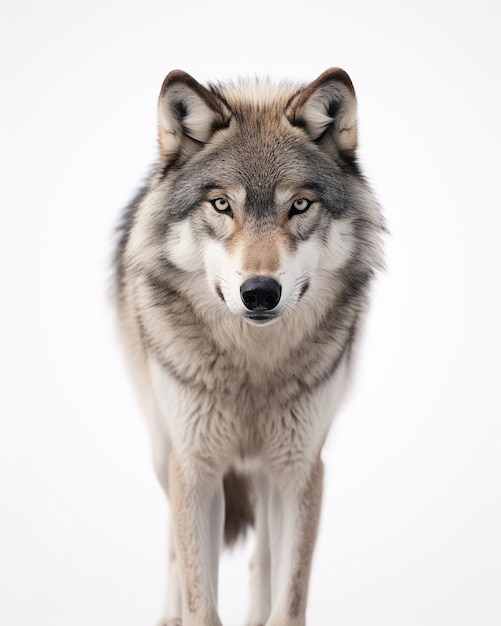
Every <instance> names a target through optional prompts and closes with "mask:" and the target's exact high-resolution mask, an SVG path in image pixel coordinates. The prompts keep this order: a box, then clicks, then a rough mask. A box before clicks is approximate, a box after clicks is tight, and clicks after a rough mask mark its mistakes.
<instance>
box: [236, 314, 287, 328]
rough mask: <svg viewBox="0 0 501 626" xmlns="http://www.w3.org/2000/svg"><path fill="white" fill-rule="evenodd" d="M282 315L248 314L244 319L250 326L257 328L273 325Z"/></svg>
mask: <svg viewBox="0 0 501 626" xmlns="http://www.w3.org/2000/svg"><path fill="white" fill-rule="evenodd" d="M279 317H280V315H277V314H276V313H274V314H264V313H256V314H254V315H251V314H249V313H247V314H246V315H244V319H245V320H246V321H247V322H249V323H250V324H254V325H255V326H265V325H266V324H271V323H272V322H275V321H276V320H278V319H279Z"/></svg>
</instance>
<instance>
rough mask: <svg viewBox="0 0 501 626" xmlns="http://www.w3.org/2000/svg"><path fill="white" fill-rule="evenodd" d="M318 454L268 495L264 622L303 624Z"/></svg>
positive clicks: (317, 497)
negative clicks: (268, 581) (268, 602)
mask: <svg viewBox="0 0 501 626" xmlns="http://www.w3.org/2000/svg"><path fill="white" fill-rule="evenodd" d="M322 485H323V464H322V461H321V460H320V458H319V459H318V460H317V461H316V462H315V463H314V464H313V465H312V466H310V467H309V468H308V470H307V471H305V472H302V475H296V476H295V480H294V482H293V483H292V481H291V482H290V483H289V485H288V486H287V487H285V488H284V486H283V485H281V484H274V485H273V486H272V489H271V497H270V511H269V514H270V517H269V525H270V545H271V568H272V594H271V595H272V607H271V615H270V617H269V620H268V621H267V622H266V626H304V624H305V614H306V600H307V595H308V584H309V578H310V569H311V561H312V557H313V549H314V547H315V540H316V537H317V530H318V522H319V518H320V508H321V502H322Z"/></svg>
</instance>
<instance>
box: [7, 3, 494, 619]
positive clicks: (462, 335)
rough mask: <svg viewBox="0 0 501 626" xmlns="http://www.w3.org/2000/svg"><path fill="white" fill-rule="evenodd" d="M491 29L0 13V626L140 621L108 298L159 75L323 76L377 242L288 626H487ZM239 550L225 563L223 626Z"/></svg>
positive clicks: (232, 15) (146, 528)
mask: <svg viewBox="0 0 501 626" xmlns="http://www.w3.org/2000/svg"><path fill="white" fill-rule="evenodd" d="M500 6H501V5H500V4H499V3H498V2H495V1H494V0H489V1H487V0H477V1H476V2H472V1H471V0H463V1H462V2H452V0H447V1H443V0H442V1H440V0H420V1H419V2H416V1H413V2H397V1H396V0H394V1H391V0H386V1H385V0H382V1H378V2H369V1H367V2H357V1H353V0H352V1H350V2H343V3H341V2H335V1H334V0H331V1H327V0H326V1H325V2H320V1H318V0H309V1H308V2H294V1H290V2H287V3H286V2H276V3H273V2H272V1H271V0H269V1H267V2H263V1H261V0H254V1H253V2H247V3H244V4H242V5H241V6H240V5H239V4H238V3H236V2H227V3H213V2H199V3H197V2H190V1H185V2H175V3H173V2H159V1H158V2H154V1H152V0H142V1H141V2H136V3H132V2H126V1H121V2H118V1H111V0H99V1H98V0H87V1H86V2H71V1H69V0H64V1H63V0H61V1H55V0H45V1H43V2H35V1H34V0H31V1H29V0H28V1H23V0H16V1H15V2H14V1H13V0H10V1H9V0H8V1H5V0H4V1H3V2H2V5H1V9H0V11H1V16H0V31H1V32H0V46H1V50H0V63H1V74H0V76H1V84H0V89H1V116H0V125H1V135H0V149H1V159H2V160H1V164H0V167H1V169H0V171H1V180H2V183H1V189H2V191H1V205H0V211H1V231H0V237H1V240H0V263H1V265H0V269H1V274H0V280H1V301H0V307H1V308H0V333H1V334H0V350H1V352H0V358H1V362H0V366H1V369H2V372H1V377H0V381H1V382H0V385H1V398H0V402H1V405H0V411H1V433H0V488H1V492H0V506H1V510H0V533H1V534H0V550H1V552H0V623H1V624H2V625H4V624H5V625H6V626H7V625H8V626H20V625H23V626H28V625H31V624H37V626H63V625H64V626H67V625H69V624H71V625H72V626H139V625H141V626H153V625H154V624H155V623H156V621H157V619H158V618H159V617H160V614H161V608H162V602H163V588H164V585H165V564H166V558H165V554H164V553H165V549H166V548H165V547H166V528H167V509H166V506H165V503H164V497H163V494H162V492H161V490H160V487H159V486H157V482H156V479H155V477H154V474H153V471H152V469H151V464H150V453H149V441H148V437H147V433H146V429H145V428H144V425H143V422H142V418H141V416H140V414H139V410H138V408H137V406H136V404H135V401H134V399H133V397H132V394H131V390H130V387H129V383H128V380H127V377H126V373H125V368H124V365H123V362H122V358H121V353H120V347H119V344H118V341H117V336H116V331H115V325H114V318H113V313H112V307H111V305H110V303H109V301H108V297H107V288H108V283H109V277H110V265H111V263H110V258H111V254H112V249H113V230H114V226H115V224H116V222H117V219H118V216H119V213H120V210H121V207H122V206H123V205H125V204H126V203H127V201H128V200H129V198H130V197H131V196H132V194H133V193H134V192H135V190H136V189H137V188H138V186H139V184H140V182H141V180H142V179H143V178H144V176H145V174H146V173H147V170H148V167H149V165H150V164H151V163H152V162H153V161H154V159H155V150H156V98H157V95H158V92H159V89H160V85H161V83H162V80H163V78H164V75H165V74H166V73H167V72H168V71H170V70H171V69H174V68H182V69H185V70H187V71H189V72H190V73H192V74H193V75H194V76H195V77H196V78H197V79H199V80H201V81H207V80H217V79H225V78H230V77H233V78H235V77H237V76H238V75H239V74H244V75H248V74H254V73H257V74H269V75H270V76H272V77H276V78H284V77H290V78H294V79H299V80H305V81H308V80H313V79H314V78H316V76H317V75H318V74H320V73H321V72H322V71H323V70H325V69H326V68H327V67H329V66H332V65H338V66H341V67H343V68H344V69H346V70H347V71H348V73H349V74H350V75H351V77H352V79H353V82H354V83H355V87H356V89H357V93H358V97H359V113H360V138H361V142H360V157H361V162H362V164H363V166H364V168H365V171H366V173H367V175H368V177H369V179H370V180H371V181H372V184H373V186H374V188H375V190H376V193H377V195H378V197H379V199H380V201H381V203H382V204H383V206H384V209H385V214H386V217H387V220H388V223H389V226H390V229H391V236H389V237H388V238H387V241H386V247H387V265H388V270H387V272H386V273H385V274H384V275H381V276H380V278H379V279H378V282H377V286H376V288H375V289H374V298H373V307H372V314H371V316H370V323H369V326H368V329H367V335H366V341H365V345H364V349H363V352H362V357H361V362H360V368H359V370H358V376H357V381H356V385H355V387H354V390H353V392H352V395H351V397H350V399H349V401H348V402H347V403H346V405H345V407H344V409H343V411H342V412H341V413H340V414H339V416H338V418H337V419H336V421H335V425H334V428H333V430H332V435H331V437H330V439H329V441H328V445H327V447H326V450H325V455H324V458H325V461H326V465H327V477H326V489H325V501H324V509H323V518H322V523H321V530H320V535H319V539H318V544H317V551H316V555H315V562H314V573H313V577H312V583H311V593H310V603H309V612H308V616H309V624H310V625H313V626H324V625H325V626H329V625H334V626H367V625H368V624H370V625H371V626H414V625H416V626H417V625H419V626H444V625H448V624H451V625H454V626H498V625H499V624H501V426H500V418H501V402H500V390H499V388H500V386H501V380H500V372H501V360H500V352H501V334H500V331H499V323H500V319H501V306H500V303H501V297H500V270H501V257H500V252H499V247H500V246H499V238H500V233H501V219H500V210H501V202H500V200H501V194H500V183H499V181H500V175H501V158H500V153H499V144H500V139H501V133H500V114H501V113H500V112H501V98H500V88H499V81H500V59H501V46H500V43H499V40H500V31H501V19H500ZM248 551H249V548H248V547H246V548H245V549H240V550H237V551H236V552H234V553H233V554H231V555H230V554H228V555H225V556H224V558H223V571H222V580H221V592H220V595H221V612H222V616H223V622H224V624H225V626H238V625H240V624H243V623H244V616H245V612H246V602H247V588H246V569H247V565H246V557H245V555H244V553H245V554H246V553H248Z"/></svg>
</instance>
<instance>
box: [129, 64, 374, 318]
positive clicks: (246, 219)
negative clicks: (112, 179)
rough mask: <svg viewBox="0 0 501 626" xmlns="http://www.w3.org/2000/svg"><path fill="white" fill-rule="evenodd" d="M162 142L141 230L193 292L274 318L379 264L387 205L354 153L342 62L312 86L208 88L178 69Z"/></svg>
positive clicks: (154, 258) (153, 255) (163, 107)
mask: <svg viewBox="0 0 501 626" xmlns="http://www.w3.org/2000/svg"><path fill="white" fill-rule="evenodd" d="M159 147H160V156H161V162H160V167H159V169H158V172H157V174H156V176H155V177H154V178H153V179H152V182H151V183H150V187H149V190H148V191H147V192H146V194H145V196H144V198H143V199H142V205H143V206H142V208H140V209H139V212H140V213H141V212H142V214H143V217H142V219H141V224H142V225H140V224H139V221H138V220H136V222H138V226H137V230H138V232H136V235H135V238H134V241H135V244H134V242H133V247H135V249H136V252H138V256H141V257H142V258H143V261H144V262H145V263H146V264H148V263H150V266H151V268H150V269H151V271H152V272H154V273H156V274H157V278H158V273H159V272H161V271H162V270H161V264H160V265H159V263H160V261H159V260H160V259H161V260H162V263H163V264H164V265H165V267H166V271H167V265H168V267H169V271H170V273H171V275H174V274H176V275H177V276H181V275H182V276H183V284H184V285H185V286H184V287H183V289H184V292H185V293H187V292H189V290H190V289H193V290H194V291H195V290H196V291H197V292H198V294H197V297H201V296H204V298H203V299H204V300H205V301H207V300H208V301H210V303H211V304H212V305H213V306H216V304H217V306H219V307H221V306H223V307H227V309H229V310H230V311H231V313H233V314H234V315H235V316H240V317H242V318H244V319H245V320H247V321H248V322H249V323H251V324H254V325H264V324H269V323H271V322H273V321H276V320H277V319H280V318H283V317H285V316H291V315H294V314H295V313H296V312H297V311H298V310H303V312H304V310H305V309H307V308H308V307H309V309H310V310H311V309H312V307H313V308H315V310H316V311H317V312H321V311H322V310H325V309H326V307H328V306H329V305H330V304H331V303H332V302H333V301H334V300H335V299H336V298H340V297H342V292H343V291H346V290H350V289H351V290H352V291H353V289H356V287H357V285H363V284H365V283H366V282H367V280H368V278H369V277H370V275H371V274H372V272H373V270H374V268H375V267H377V266H378V265H379V263H380V258H379V244H378V232H377V231H378V230H379V229H380V227H381V222H380V217H379V211H378V208H377V204H376V202H375V201H374V200H373V199H372V196H371V193H370V190H369V189H368V187H367V185H366V183H365V181H364V179H363V177H362V176H361V174H360V171H359V168H358V166H357V163H356V159H355V152H356V148H357V115H356V98H355V91H354V88H353V85H352V83H351V80H350V78H349V77H348V75H347V74H346V73H345V72H344V71H343V70H341V69H337V68H334V69H329V70H327V71H326V72H324V73H323V74H322V75H321V76H320V77H319V78H317V79H316V80H315V81H314V82H312V83H311V84H309V85H306V86H297V85H292V84H290V83H281V84H278V85H274V84H272V83H271V82H269V81H259V80H255V81H242V82H240V83H230V84H218V85H210V86H209V87H208V88H207V87H204V86H202V85H201V84H199V83H198V82H197V81H196V80H195V79H194V78H192V77H191V76H189V75H188V74H186V73H185V72H181V71H174V72H171V73H170V74H168V76H167V77H166V79H165V81H164V83H163V86H162V89H161V93H160V98H159ZM171 270H172V271H171ZM186 275H190V276H191V279H190V280H188V281H186V280H185V279H186ZM200 276H203V281H202V282H200ZM186 285H188V286H186ZM201 291H202V292H204V293H203V294H201V293H200V292H201ZM191 296H195V293H192V294H191Z"/></svg>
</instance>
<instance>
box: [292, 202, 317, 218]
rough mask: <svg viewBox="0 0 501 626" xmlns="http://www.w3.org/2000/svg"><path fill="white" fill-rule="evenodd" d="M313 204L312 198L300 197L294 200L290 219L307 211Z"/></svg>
mask: <svg viewBox="0 0 501 626" xmlns="http://www.w3.org/2000/svg"><path fill="white" fill-rule="evenodd" d="M312 204H313V202H312V201H311V200H307V199H306V198H298V199H297V200H294V202H293V203H292V206H291V208H290V210H289V219H291V217H293V216H294V215H298V214H299V213H306V211H307V210H308V209H309V208H310V207H311V205H312Z"/></svg>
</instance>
